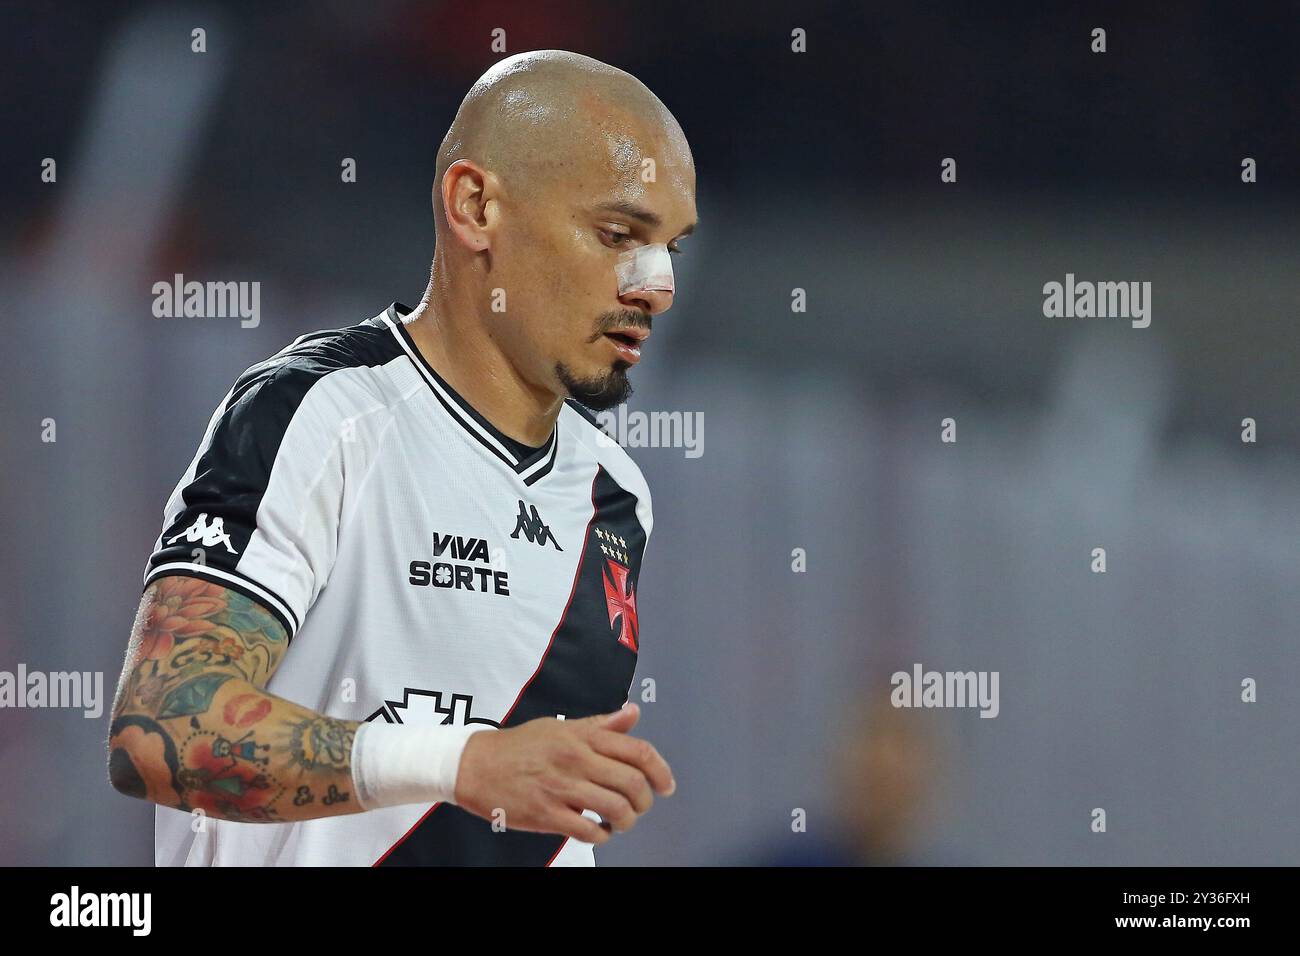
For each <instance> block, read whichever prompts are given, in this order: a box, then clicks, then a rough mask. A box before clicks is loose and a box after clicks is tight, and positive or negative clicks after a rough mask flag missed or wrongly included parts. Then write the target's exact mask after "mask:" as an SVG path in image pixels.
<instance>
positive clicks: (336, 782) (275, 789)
mask: <svg viewBox="0 0 1300 956" xmlns="http://www.w3.org/2000/svg"><path fill="white" fill-rule="evenodd" d="M287 647H288V640H287V635H286V634H285V632H284V628H283V627H282V626H281V625H280V623H279V622H278V621H277V620H276V619H275V618H274V617H273V616H272V615H271V614H270V613H269V612H268V611H266V609H264V608H263V607H262V606H261V605H259V604H257V603H256V602H254V601H251V600H249V599H248V598H246V597H244V596H243V595H242V594H240V593H238V592H237V591H232V590H230V589H228V588H223V587H221V586H220V585H216V584H209V583H208V582H206V581H202V580H200V579H198V578H190V577H183V576H170V577H163V578H159V579H157V580H155V581H154V582H153V583H151V584H150V585H149V587H148V588H147V589H146V590H145V592H144V596H143V598H141V601H140V610H139V613H138V614H137V616H136V621H135V627H134V629H133V630H132V632H131V641H130V644H129V646H128V648H127V653H126V663H125V665H124V666H123V668H122V677H121V679H120V681H119V682H118V687H117V696H116V699H115V701H114V704H113V722H112V725H111V728H110V730H109V739H108V750H109V763H108V767H109V779H110V780H111V781H112V784H113V786H114V788H115V789H117V790H118V791H119V792H120V793H124V794H127V795H128V796H133V797H139V798H141V799H143V800H149V801H151V802H153V803H160V804H162V805H164V806H168V807H174V808H176V809H178V810H185V811H191V810H194V809H202V810H203V811H204V812H205V813H206V814H208V815H209V816H211V817H216V818H218V819H222V820H238V821H241V822H251V823H281V822H289V821H294V820H308V819H312V818H315V817H326V816H336V815H340V814H344V813H358V812H360V811H361V809H362V808H361V807H360V806H358V804H357V799H356V795H355V794H354V793H353V792H352V767H351V750H352V738H353V735H354V733H355V732H356V729H357V726H358V723H357V722H356V721H347V720H337V719H335V718H333V717H326V716H324V715H323V714H318V713H316V712H315V711H312V710H309V709H308V708H306V707H302V706H300V705H298V704H295V703H293V702H292V701H288V700H285V699H284V698H282V697H277V696H276V695H274V694H271V693H268V692H267V691H266V690H264V689H263V688H264V687H265V686H266V683H267V681H269V680H270V678H271V675H272V674H273V673H274V672H275V669H276V667H278V666H279V664H280V660H281V659H282V658H283V656H284V652H285V650H286V649H287Z"/></svg>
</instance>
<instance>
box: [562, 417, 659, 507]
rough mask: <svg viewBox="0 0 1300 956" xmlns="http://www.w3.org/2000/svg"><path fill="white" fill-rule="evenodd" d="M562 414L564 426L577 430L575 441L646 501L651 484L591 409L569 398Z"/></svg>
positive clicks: (618, 480) (613, 476)
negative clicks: (576, 439)
mask: <svg viewBox="0 0 1300 956" xmlns="http://www.w3.org/2000/svg"><path fill="white" fill-rule="evenodd" d="M561 415H562V419H561V420H562V422H564V423H565V424H566V427H568V428H570V429H572V430H573V431H574V432H575V433H576V434H577V437H578V441H579V442H580V443H581V444H582V445H583V446H584V447H585V448H586V449H587V451H588V453H589V454H590V455H591V456H592V457H593V458H594V459H595V460H596V461H597V462H598V463H599V464H600V465H601V466H603V467H604V469H605V470H606V471H607V472H609V474H610V476H611V477H612V478H613V479H614V480H615V481H617V482H618V483H619V484H620V485H622V486H623V487H624V488H626V489H627V490H628V491H630V492H632V493H633V494H635V495H636V496H637V497H639V498H644V499H645V500H646V501H647V502H649V500H650V487H649V485H648V484H647V483H646V480H645V476H644V475H642V474H641V468H640V466H638V465H637V463H636V461H635V460H634V459H633V458H632V456H631V455H629V454H628V453H627V450H626V449H625V448H624V447H623V446H622V445H621V444H619V442H618V440H617V439H616V438H615V437H614V436H613V435H612V434H610V432H609V430H608V429H607V428H605V426H604V425H603V424H601V421H600V419H599V418H597V417H596V415H595V413H594V412H592V411H591V409H589V408H586V407H585V406H583V405H581V404H579V403H578V402H576V401H574V400H573V399H571V398H570V399H566V400H565V402H564V410H563V411H562V412H561Z"/></svg>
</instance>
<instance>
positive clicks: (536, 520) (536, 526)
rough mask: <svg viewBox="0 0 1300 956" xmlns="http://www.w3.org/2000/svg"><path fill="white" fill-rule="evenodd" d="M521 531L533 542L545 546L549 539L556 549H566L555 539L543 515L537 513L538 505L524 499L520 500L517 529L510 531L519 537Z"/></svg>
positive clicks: (513, 536) (513, 535)
mask: <svg viewBox="0 0 1300 956" xmlns="http://www.w3.org/2000/svg"><path fill="white" fill-rule="evenodd" d="M521 533H522V534H523V536H524V537H525V538H527V539H528V540H529V541H531V542H532V543H533V544H536V545H540V546H541V547H545V546H546V542H547V541H549V542H551V544H553V545H555V550H556V551H563V550H564V549H563V548H561V547H560V542H558V541H556V540H555V535H554V534H552V533H551V528H550V526H549V525H547V524H544V523H543V522H542V516H541V515H539V514H538V513H537V505H525V504H524V503H523V501H522V500H521V501H520V502H519V517H518V518H516V519H515V530H514V531H512V532H510V537H512V538H518V537H519V535H520V534H521Z"/></svg>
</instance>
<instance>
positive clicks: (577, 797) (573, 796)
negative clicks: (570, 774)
mask: <svg viewBox="0 0 1300 956" xmlns="http://www.w3.org/2000/svg"><path fill="white" fill-rule="evenodd" d="M564 802H565V803H566V804H568V806H569V807H571V808H586V809H588V810H594V811H595V812H596V813H599V814H600V816H601V819H603V820H604V821H605V822H606V823H608V824H609V825H610V826H611V827H613V829H615V830H617V831H618V832H620V833H623V832H626V831H627V830H630V829H632V828H633V827H634V826H636V821H637V819H638V814H637V812H636V810H634V809H633V808H632V804H631V803H629V802H628V799H627V798H626V797H625V796H623V794H621V793H618V792H616V791H614V790H609V789H607V788H605V787H602V786H600V785H598V784H595V783H590V782H588V781H585V780H583V781H579V782H578V783H576V784H575V785H574V786H573V788H572V789H571V790H570V791H569V792H568V794H566V795H565V797H564ZM596 825H597V826H599V825H600V824H596Z"/></svg>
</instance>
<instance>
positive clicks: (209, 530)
mask: <svg viewBox="0 0 1300 956" xmlns="http://www.w3.org/2000/svg"><path fill="white" fill-rule="evenodd" d="M178 538H184V539H185V540H186V541H188V542H189V543H191V544H193V543H194V542H196V541H197V542H200V543H202V545H203V547H205V548H211V547H213V546H215V545H218V544H224V545H225V546H226V550H227V551H229V552H230V553H231V554H239V552H238V551H236V550H235V549H234V547H233V546H232V545H231V543H230V535H228V534H226V528H225V525H224V524H223V519H221V518H213V519H212V524H208V515H207V512H204V513H203V514H201V515H199V516H198V518H196V519H195V520H194V524H192V525H190V526H189V527H188V528H186V529H185V530H184V531H182V532H181V533H180V534H177V535H172V537H170V538H168V539H167V543H168V544H175V543H176V540H177V539H178Z"/></svg>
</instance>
